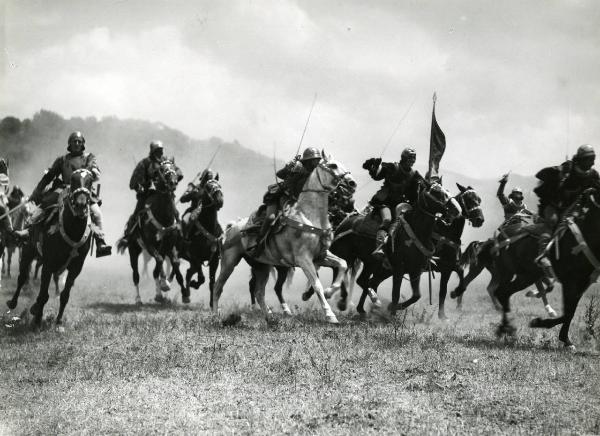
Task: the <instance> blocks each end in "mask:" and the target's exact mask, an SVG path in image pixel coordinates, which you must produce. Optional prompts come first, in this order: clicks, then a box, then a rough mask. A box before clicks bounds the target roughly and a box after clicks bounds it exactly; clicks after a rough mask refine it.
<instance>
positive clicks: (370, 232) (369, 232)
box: [352, 210, 381, 239]
mask: <svg viewBox="0 0 600 436" xmlns="http://www.w3.org/2000/svg"><path fill="white" fill-rule="evenodd" d="M380 227H381V216H380V214H379V213H378V212H377V211H376V210H372V211H370V212H369V213H367V214H366V215H365V216H364V218H363V219H362V220H360V219H357V220H355V222H354V223H353V224H352V232H353V233H356V234H357V235H360V236H364V237H366V238H369V239H375V237H376V235H377V231H378V230H379V228H380Z"/></svg>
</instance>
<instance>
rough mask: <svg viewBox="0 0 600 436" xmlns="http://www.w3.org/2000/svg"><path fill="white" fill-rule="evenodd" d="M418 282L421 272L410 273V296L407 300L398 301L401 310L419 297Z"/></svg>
mask: <svg viewBox="0 0 600 436" xmlns="http://www.w3.org/2000/svg"><path fill="white" fill-rule="evenodd" d="M420 282H421V272H420V271H418V272H416V273H411V274H410V286H411V288H412V296H411V297H410V298H409V299H408V300H406V301H403V302H402V303H400V306H399V307H400V309H401V310H404V309H406V308H407V307H409V306H411V305H412V304H415V303H416V302H417V301H419V299H420V298H421V289H420V286H419V283H420Z"/></svg>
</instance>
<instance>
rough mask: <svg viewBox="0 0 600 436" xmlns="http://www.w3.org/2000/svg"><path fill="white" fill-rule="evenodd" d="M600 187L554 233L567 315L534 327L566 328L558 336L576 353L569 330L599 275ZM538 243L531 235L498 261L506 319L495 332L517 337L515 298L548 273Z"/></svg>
mask: <svg viewBox="0 0 600 436" xmlns="http://www.w3.org/2000/svg"><path fill="white" fill-rule="evenodd" d="M599 194H600V188H598V187H595V188H590V189H588V190H586V191H585V192H584V193H583V194H581V195H580V197H579V198H578V199H577V200H576V201H575V203H574V204H573V205H572V206H571V207H570V208H569V209H567V212H566V213H565V214H563V216H562V217H561V221H560V223H559V225H558V227H557V229H556V231H555V232H554V235H553V238H552V242H551V244H550V247H548V251H547V255H548V257H549V259H550V261H551V263H552V267H553V269H554V271H555V273H556V276H557V278H558V279H559V281H560V282H561V284H562V294H563V314H562V316H559V317H557V318H546V319H542V318H534V319H533V320H531V322H530V324H529V325H530V327H533V328H552V327H554V326H556V325H559V324H562V326H561V329H560V332H559V335H558V338H559V340H560V341H561V342H562V343H563V344H564V345H565V347H568V348H569V349H571V350H574V349H575V346H574V344H573V342H571V339H570V338H569V327H570V325H571V321H572V319H573V316H574V315H575V311H576V309H577V304H578V303H579V300H580V298H581V296H582V295H583V293H584V292H585V291H586V290H587V288H588V287H589V286H590V285H591V284H593V283H594V282H595V281H596V280H597V279H598V277H599V276H600V261H598V257H599V256H600V203H599V202H598V197H599ZM537 254H538V241H537V240H536V238H535V237H534V235H533V234H532V233H526V234H525V236H524V237H522V238H520V239H518V240H515V241H514V242H513V243H511V244H510V245H509V246H508V247H507V248H506V250H501V251H500V254H499V255H498V257H497V258H496V259H495V260H494V265H495V268H496V271H497V276H498V288H497V290H496V293H495V296H496V298H497V299H498V301H499V302H500V304H501V305H502V320H501V323H500V326H499V327H498V329H497V331H496V333H497V334H498V335H499V336H500V335H514V333H515V327H514V326H513V325H512V321H511V319H510V315H509V314H510V297H511V295H512V294H514V293H515V292H518V291H520V290H522V289H524V288H526V287H527V286H530V285H531V284H533V283H535V282H536V281H537V280H540V279H541V278H542V275H543V272H542V270H541V268H540V267H539V266H538V265H537V263H536V262H535V258H536V257H537Z"/></svg>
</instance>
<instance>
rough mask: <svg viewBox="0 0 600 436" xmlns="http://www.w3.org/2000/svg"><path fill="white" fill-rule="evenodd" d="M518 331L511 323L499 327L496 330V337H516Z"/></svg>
mask: <svg viewBox="0 0 600 436" xmlns="http://www.w3.org/2000/svg"><path fill="white" fill-rule="evenodd" d="M516 331H517V329H516V328H515V327H514V326H513V325H512V324H509V323H505V324H500V325H499V326H498V328H497V329H496V336H498V337H502V336H514V335H515V333H516Z"/></svg>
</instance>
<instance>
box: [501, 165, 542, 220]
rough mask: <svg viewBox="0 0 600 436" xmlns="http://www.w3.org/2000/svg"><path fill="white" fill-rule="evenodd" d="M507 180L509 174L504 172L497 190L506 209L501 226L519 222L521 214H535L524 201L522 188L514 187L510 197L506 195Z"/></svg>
mask: <svg viewBox="0 0 600 436" xmlns="http://www.w3.org/2000/svg"><path fill="white" fill-rule="evenodd" d="M507 182H508V174H504V175H503V176H502V178H501V179H500V181H499V183H500V185H499V186H498V192H496V196H497V197H498V200H500V204H501V205H502V208H503V209H504V223H502V225H501V227H505V226H508V225H511V224H517V223H519V222H520V221H521V218H520V216H521V215H533V213H532V212H531V211H530V210H529V209H527V205H526V204H525V203H523V191H522V190H521V188H518V187H514V188H513V189H512V191H511V192H510V194H508V198H507V197H506V195H504V188H505V187H506V183H507Z"/></svg>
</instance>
